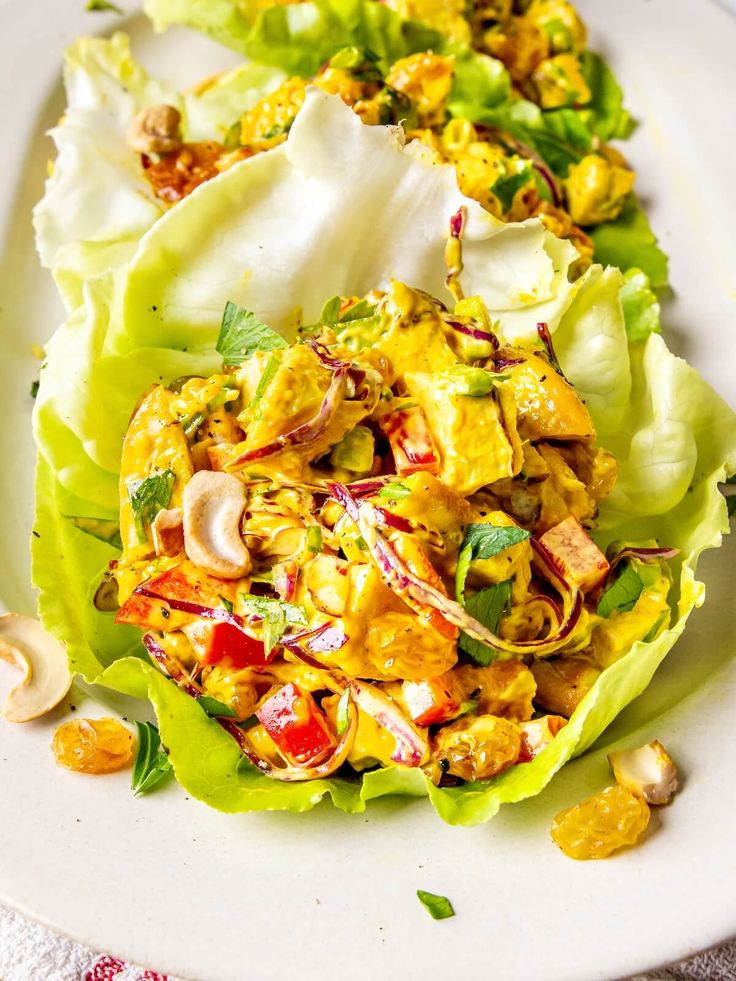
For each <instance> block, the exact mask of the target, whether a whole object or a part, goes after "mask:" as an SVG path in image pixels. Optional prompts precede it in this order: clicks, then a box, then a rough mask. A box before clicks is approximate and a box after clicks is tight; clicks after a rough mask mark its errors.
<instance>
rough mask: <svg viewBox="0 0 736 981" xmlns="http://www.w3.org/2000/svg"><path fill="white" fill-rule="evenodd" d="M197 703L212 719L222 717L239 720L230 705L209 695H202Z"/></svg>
mask: <svg viewBox="0 0 736 981" xmlns="http://www.w3.org/2000/svg"><path fill="white" fill-rule="evenodd" d="M197 701H198V702H199V704H200V705H201V706H202V708H203V709H204V710H205V712H206V713H207V715H209V716H211V717H216V716H220V717H221V718H225V719H235V718H237V714H238V713H237V712H234V711H233V710H232V709H231V708H230V706H229V705H226V704H225V703H224V702H220V701H218V700H217V699H216V698H211V697H210V696H209V695H200V696H199V698H198V699H197Z"/></svg>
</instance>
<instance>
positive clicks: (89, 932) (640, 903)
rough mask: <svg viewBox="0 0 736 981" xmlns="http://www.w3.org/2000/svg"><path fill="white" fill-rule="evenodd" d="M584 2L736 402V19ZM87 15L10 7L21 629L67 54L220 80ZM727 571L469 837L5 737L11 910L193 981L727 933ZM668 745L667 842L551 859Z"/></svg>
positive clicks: (734, 672)
mask: <svg viewBox="0 0 736 981" xmlns="http://www.w3.org/2000/svg"><path fill="white" fill-rule="evenodd" d="M580 6H581V8H582V9H583V12H584V14H585V16H586V17H587V19H588V21H589V23H590V24H591V26H592V27H593V32H592V33H593V39H594V41H595V42H596V44H597V45H598V46H599V47H601V48H603V49H604V50H605V51H606V53H607V54H608V55H609V57H610V58H611V61H612V62H613V64H614V65H615V67H616V69H617V71H618V73H619V76H620V78H622V79H623V81H624V83H625V86H626V90H627V95H628V102H629V104H630V106H631V107H632V108H633V109H634V110H635V111H636V113H637V115H638V116H640V117H643V118H645V120H646V123H645V125H644V126H642V127H641V129H640V131H639V132H638V133H637V135H636V137H635V139H634V140H633V141H632V143H631V144H630V154H631V157H632V159H633V160H634V162H635V164H636V165H637V167H638V169H639V170H640V180H639V187H640V189H641V193H642V195H643V197H644V198H645V199H646V200H647V202H648V203H649V205H650V213H651V215H652V219H653V224H654V225H655V227H656V228H657V229H658V230H659V231H660V233H661V237H662V241H663V244H664V247H665V248H666V249H667V251H668V252H669V253H670V255H671V257H672V267H671V271H672V281H673V283H674V284H675V288H676V297H675V298H674V299H673V300H672V302H670V303H668V305H667V310H666V316H667V324H668V338H669V340H670V343H671V344H672V346H673V347H674V348H675V349H676V350H677V351H678V352H680V353H684V354H686V355H687V356H688V358H689V359H690V360H691V361H692V362H693V363H694V364H696V365H697V366H698V367H699V368H700V369H701V370H702V371H703V373H704V374H705V375H706V377H708V378H709V379H710V380H711V381H712V382H713V383H714V384H715V385H716V387H718V388H719V389H720V391H721V392H722V393H723V394H724V395H726V396H728V395H729V393H731V394H732V393H733V380H732V379H733V373H734V368H735V367H736V365H735V364H734V356H733V341H732V339H731V338H730V337H729V333H730V326H731V323H732V322H733V320H734V315H735V314H736V309H735V308H736V279H735V278H734V276H735V274H734V270H736V236H734V235H733V234H732V228H731V223H732V221H733V217H732V216H733V215H735V214H736V191H735V189H734V181H733V175H732V172H731V171H732V160H733V151H734V136H733V128H732V127H731V126H730V120H732V118H733V117H732V106H731V104H730V98H731V95H732V92H733V91H734V82H735V81H736V79H735V78H734V67H733V66H734V64H735V62H734V57H733V51H734V49H735V48H736V22H735V21H733V20H731V19H730V18H729V16H728V14H726V13H725V12H724V11H723V10H722V9H720V8H718V7H717V6H715V5H714V4H713V5H712V4H710V3H700V4H698V5H697V16H695V12H694V10H693V5H692V4H691V3H689V2H688V0H649V2H647V0H622V2H620V3H617V4H616V5H615V15H614V14H613V9H614V6H613V5H612V4H610V3H608V4H607V3H606V2H605V0H596V2H593V0H588V2H587V3H584V4H583V3H582V2H581V3H580ZM82 7H83V3H82V0H78V2H77V0H75V2H74V3H70V4H60V3H58V2H52V0H43V2H42V0H35V2H34V3H32V4H31V3H28V2H27V0H5V2H4V4H3V5H2V13H1V14H0V16H1V17H2V32H1V33H0V108H1V109H2V116H1V117H0V118H2V120H3V122H4V124H5V136H4V140H3V152H2V155H0V242H2V243H3V245H4V247H5V255H4V259H3V265H2V273H1V276H0V306H1V307H2V309H1V310H0V342H1V343H2V356H1V357H0V420H2V425H0V460H1V461H2V463H1V464H0V570H1V573H2V579H1V580H0V594H1V595H2V599H3V602H4V603H5V604H6V606H7V607H8V608H11V609H17V610H21V611H23V610H25V611H30V610H32V608H33V597H32V595H31V592H30V589H29V586H28V559H27V555H28V545H27V542H28V535H29V531H30V523H31V472H32V460H33V449H32V445H31V437H30V411H31V401H30V398H29V396H28V388H29V384H30V382H31V380H32V378H33V377H34V376H35V375H36V373H37V371H38V364H37V363H35V362H34V361H33V358H32V357H31V355H30V353H29V348H30V345H31V343H33V342H38V341H43V340H44V339H45V338H46V337H47V336H48V334H49V333H50V331H51V329H52V328H53V327H54V326H55V324H56V322H57V320H58V319H59V317H60V315H61V310H60V306H59V304H58V302H57V301H56V298H55V296H54V292H53V289H52V287H51V284H50V282H49V280H48V277H47V275H46V274H45V273H43V272H42V271H41V270H40V269H39V268H38V266H37V263H36V259H35V255H34V252H33V243H32V236H31V231H30V224H29V211H30V207H31V205H32V203H33V202H34V201H35V200H36V199H37V197H38V196H39V194H40V193H41V187H42V181H43V176H44V170H45V160H46V157H47V156H48V155H49V153H50V151H51V147H50V144H49V142H48V140H46V139H45V138H43V136H42V133H43V131H44V129H45V128H47V127H48V126H49V125H50V124H52V123H53V122H54V120H55V119H56V117H57V116H58V114H59V112H60V111H61V107H62V100H61V95H60V90H59V80H58V69H59V63H60V56H61V51H62V48H63V46H64V44H66V43H68V42H70V41H71V40H72V39H73V37H74V36H76V35H77V34H80V33H85V32H87V33H88V32H91V31H96V30H107V29H111V28H113V27H117V26H122V27H124V28H125V29H128V30H131V31H132V32H133V33H134V35H135V39H136V46H137V50H138V51H139V53H140V52H142V53H143V54H144V56H145V58H144V60H145V61H146V62H147V63H148V65H149V67H152V68H154V69H155V70H156V71H158V73H160V74H171V75H173V76H174V77H178V78H179V79H180V80H181V81H182V82H191V81H193V80H194V79H195V78H196V77H198V76H200V75H202V74H206V73H207V72H208V71H211V70H212V69H213V68H214V67H218V66H221V65H222V64H224V63H231V60H232V59H231V56H229V55H227V54H225V53H224V52H222V51H220V50H219V49H215V48H214V47H213V46H211V45H209V44H206V43H204V42H202V41H201V40H198V39H196V38H194V37H192V36H190V35H185V34H183V33H181V32H177V33H172V34H170V35H168V36H167V37H166V38H165V39H163V40H157V41H154V42H152V41H151V39H150V37H149V36H148V34H147V32H146V28H145V26H144V25H143V23H142V20H141V19H140V18H132V19H130V20H127V19H126V20H124V21H122V22H120V21H119V20H118V19H117V18H115V17H114V16H108V15H99V14H95V15H93V14H85V13H83V11H82ZM606 14H608V21H610V22H609V23H607V18H606ZM604 32H605V40H603V34H604ZM152 51H156V52H160V54H158V55H157V56H156V59H155V60H154V58H153V57H152ZM162 65H163V67H161V66H162ZM735 556H736V549H734V548H733V543H731V545H730V546H727V547H726V548H724V549H723V550H722V551H721V552H720V553H719V554H715V555H710V556H708V557H707V558H706V560H705V561H704V562H703V565H702V573H703V575H704V577H705V579H706V581H707V583H708V594H709V595H708V600H707V604H706V608H705V609H704V610H703V611H701V612H698V613H695V614H694V615H693V618H692V622H691V624H690V626H689V629H688V631H687V632H686V637H685V639H684V641H683V643H681V644H679V645H678V647H677V648H676V649H675V651H674V652H673V653H672V654H671V655H670V657H669V659H668V661H667V662H665V665H664V667H663V668H662V670H661V671H660V672H659V674H658V675H657V677H656V679H655V681H654V683H653V685H652V686H651V688H650V690H649V691H648V692H647V694H646V695H645V696H644V697H642V698H641V699H640V700H639V701H638V703H637V704H636V705H635V706H632V707H631V708H630V709H629V710H628V711H626V712H625V713H624V714H623V715H622V716H621V717H620V719H619V720H617V722H616V723H615V725H614V726H613V727H612V728H611V730H609V732H608V733H607V734H606V735H605V737H604V739H603V740H602V742H601V748H599V749H598V751H597V752H593V753H590V754H588V755H587V756H586V757H585V758H583V759H582V760H579V761H577V762H576V763H573V764H571V765H569V766H568V767H566V768H565V770H564V771H563V772H562V773H561V774H560V775H559V776H558V777H557V778H556V779H555V781H554V782H553V784H552V786H551V787H550V788H549V789H548V790H547V791H546V792H545V793H544V794H542V795H541V796H540V797H539V798H537V799H536V800H533V801H529V802H527V803H525V804H522V805H517V806H515V807H511V808H507V809H505V810H504V811H503V812H502V814H501V815H500V816H499V817H498V818H496V819H495V820H494V821H493V822H491V824H490V825H488V826H485V827H481V828H476V829H474V830H466V829H460V828H449V827H446V826H445V825H443V824H442V823H441V822H440V821H439V820H438V819H437V818H436V817H435V815H434V814H433V812H432V811H431V808H430V807H429V805H428V804H427V802H426V801H401V802H398V803H396V802H387V801H381V802H378V803H375V804H374V805H373V806H371V807H370V808H369V811H368V813H367V815H364V816H358V817H350V816H346V815H343V814H341V813H339V812H337V811H334V810H332V809H330V808H329V807H327V806H320V807H318V808H317V809H316V810H315V811H314V812H312V813H311V814H306V815H291V814H254V815H244V816H237V817H227V816H224V815H220V814H217V813H214V812H211V811H208V810H207V809H206V808H205V807H204V806H203V805H200V804H198V803H195V802H193V801H190V800H189V799H188V798H186V797H185V796H184V794H183V793H182V792H180V791H178V790H177V789H176V788H175V787H173V786H172V787H169V788H168V789H166V790H165V791H163V792H161V793H158V794H156V795H154V796H151V797H150V798H144V799H142V800H134V799H133V798H132V797H131V795H130V792H129V790H128V786H127V784H128V780H129V775H128V774H123V775H117V776H113V777H108V778H88V777H82V776H77V775H74V774H70V773H67V772H65V771H62V770H59V769H57V768H56V767H55V766H54V764H53V761H52V758H51V754H50V752H49V748H48V747H49V742H50V738H51V732H52V730H53V728H54V726H55V724H56V721H57V720H56V719H54V718H52V719H48V720H44V721H40V722H38V723H34V724H31V725H28V726H25V727H13V726H10V725H9V724H2V725H0V745H1V746H2V752H1V753H0V781H1V786H2V793H0V841H2V842H3V849H2V856H3V857H2V861H1V863H0V868H1V869H2V874H1V875H0V901H2V902H5V903H7V904H10V905H12V906H15V907H16V908H18V909H19V910H21V911H22V912H25V913H27V914H29V915H31V916H34V917H36V918H38V919H39V920H42V921H43V922H45V923H46V924H48V925H49V926H51V927H53V928H55V929H57V930H59V931H62V932H63V933H66V934H68V935H70V936H71V937H74V938H76V939H78V940H81V941H84V942H85V943H87V944H89V945H90V946H92V947H96V948H101V949H104V950H108V951H111V952H113V953H115V954H118V955H121V956H123V957H126V958H128V959H129V960H133V961H136V962H138V963H143V964H149V965H151V966H153V967H155V968H156V969H158V970H164V971H169V972H171V973H176V974H180V975H184V976H188V977H196V978H198V979H200V981H214V979H217V981H230V979H232V981H235V979H238V981H241V979H243V978H259V979H260V978H284V977H287V976H290V975H292V974H297V973H298V974H299V976H301V977H303V978H308V979H311V978H315V979H316V978H323V977H338V976H339V977H342V978H368V977H371V978H372V977H381V976H384V977H402V978H406V979H414V978H416V979H420V978H421V979H422V981H426V979H428V978H429V979H431V978H441V977H448V976H465V977H470V978H475V977H487V976H493V977H494V978H499V979H501V978H523V979H532V978H548V979H560V978H570V979H574V978H579V979H586V981H590V979H593V978H611V977H617V976H621V975H626V974H630V973H633V972H635V971H639V970H643V969H645V968H649V967H652V966H654V965H658V964H662V963H665V962H667V961H671V960H674V959H677V958H680V957H683V956H686V955H688V954H690V953H693V952H694V951H696V950H699V949H702V948H705V947H707V946H709V945H711V944H714V943H716V942H718V941H720V940H723V939H725V938H726V937H728V936H730V935H732V934H734V933H736V911H734V907H733V901H732V900H733V881H734V874H735V873H736V838H735V837H734V835H733V833H732V824H733V813H734V809H735V808H736V757H735V756H734V753H733V749H732V746H733V736H732V734H733V715H734V709H736V666H735V664H734V661H733V659H732V657H731V655H732V653H733V651H734V647H735V646H736V631H735V620H734V604H733V600H732V595H733V590H732V585H731V579H732V576H729V566H731V568H732V567H733V562H734V557H735ZM59 588H60V589H63V588H64V584H63V583H59ZM6 680H7V681H8V682H9V681H10V672H9V671H8V673H7V674H6V673H5V672H3V674H2V676H1V677H0V682H2V683H3V684H4V682H5V681H6ZM673 706H674V707H673ZM94 708H95V707H94V706H90V705H84V706H83V707H82V711H84V712H90V711H92V710H94ZM97 711H98V713H99V712H102V710H101V709H97ZM654 736H657V737H659V738H661V739H662V740H663V741H664V742H665V743H666V745H667V746H668V747H669V748H670V750H671V752H672V753H673V755H674V756H675V757H676V759H677V760H678V762H679V763H680V764H681V767H682V769H683V771H684V774H685V785H684V789H683V791H682V793H681V794H680V795H679V797H678V798H677V801H676V803H675V804H674V805H673V806H672V807H671V808H668V809H666V810H665V811H664V812H662V813H661V815H658V816H657V817H656V818H655V823H657V824H660V825H661V827H658V828H657V829H656V830H655V833H654V834H653V835H652V836H651V837H650V839H649V840H648V841H647V842H646V843H645V844H644V845H643V846H642V847H639V848H636V849H634V850H632V851H630V852H628V853H625V854H622V855H620V856H619V857H617V858H615V859H612V860H610V861H608V862H602V863H580V864H578V863H575V862H571V861H569V860H567V859H565V858H563V856H562V855H561V854H560V853H559V852H558V851H557V849H556V848H555V847H554V846H553V845H552V843H551V841H550V839H549V835H548V829H549V824H550V821H551V818H552V816H553V815H554V814H555V813H556V812H557V811H558V810H559V809H560V808H562V807H563V806H567V805H569V804H571V803H573V802H576V801H578V800H580V799H581V798H582V797H583V796H585V795H586V794H587V793H589V792H592V791H593V790H596V789H598V788H600V787H601V786H603V785H604V784H605V782H606V781H607V780H608V779H609V775H608V771H607V766H606V762H605V751H606V748H607V747H608V746H610V744H611V743H613V742H614V741H616V740H617V739H622V740H623V741H624V742H626V743H627V744H633V743H636V742H639V741H641V740H644V739H646V738H650V737H654ZM417 888H424V889H428V890H430V891H433V892H438V893H442V894H444V895H448V896H449V897H450V898H451V899H452V901H453V903H454V905H455V908H456V911H457V916H456V917H455V918H454V919H453V920H448V921H446V922H443V923H435V922H433V921H432V920H431V919H430V918H429V917H428V916H427V914H426V913H425V911H424V910H423V909H422V908H421V906H420V905H419V903H418V901H417V899H416V898H415V890H416V889H417Z"/></svg>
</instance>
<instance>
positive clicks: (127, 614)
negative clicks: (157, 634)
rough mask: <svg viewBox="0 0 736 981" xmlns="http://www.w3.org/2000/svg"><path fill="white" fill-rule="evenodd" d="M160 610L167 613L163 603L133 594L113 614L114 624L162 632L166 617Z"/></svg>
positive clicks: (164, 627)
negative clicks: (131, 625) (130, 625)
mask: <svg viewBox="0 0 736 981" xmlns="http://www.w3.org/2000/svg"><path fill="white" fill-rule="evenodd" d="M162 610H166V612H167V613H168V609H167V607H166V603H165V602H162V601H161V600H156V599H150V598H149V597H148V596H141V595H140V594H139V593H133V595H132V596H131V597H130V598H129V599H127V600H126V601H125V602H124V603H123V605H122V606H121V607H120V609H119V610H118V612H117V613H116V614H115V623H132V624H134V625H135V626H136V627H145V628H146V629H147V630H164V629H166V621H167V617H166V615H165V614H164V613H162V612H161V611H162Z"/></svg>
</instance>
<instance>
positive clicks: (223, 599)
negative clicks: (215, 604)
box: [220, 596, 233, 613]
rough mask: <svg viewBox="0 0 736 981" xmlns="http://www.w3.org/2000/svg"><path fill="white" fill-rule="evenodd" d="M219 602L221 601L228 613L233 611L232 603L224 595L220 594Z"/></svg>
mask: <svg viewBox="0 0 736 981" xmlns="http://www.w3.org/2000/svg"><path fill="white" fill-rule="evenodd" d="M220 602H221V603H222V605H223V607H224V608H225V609H226V610H227V612H228V613H232V612H233V604H232V603H231V602H230V600H229V599H227V598H226V597H225V596H220Z"/></svg>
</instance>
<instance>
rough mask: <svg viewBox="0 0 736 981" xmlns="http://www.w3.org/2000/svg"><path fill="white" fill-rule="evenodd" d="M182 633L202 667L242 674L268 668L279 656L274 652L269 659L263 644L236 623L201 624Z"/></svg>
mask: <svg viewBox="0 0 736 981" xmlns="http://www.w3.org/2000/svg"><path fill="white" fill-rule="evenodd" d="M183 629H184V633H185V634H186V635H187V637H188V639H189V642H190V644H191V645H192V647H193V648H194V651H195V653H196V654H197V657H198V658H199V660H200V662H201V663H202V664H221V665H223V666H224V667H228V668H233V669H235V670H236V671H239V670H241V669H242V668H249V667H253V666H262V665H264V664H267V663H268V661H270V660H271V659H272V658H273V657H275V655H276V649H275V648H274V649H273V650H272V651H271V652H270V654H269V656H268V657H267V656H266V653H265V648H264V646H263V643H262V642H261V641H260V640H258V639H257V638H255V637H250V636H249V635H248V634H246V633H245V632H244V631H243V630H241V629H240V628H239V627H236V626H235V624H233V623H226V622H212V621H209V622H208V621H205V620H199V621H197V622H196V623H192V624H189V625H188V626H186V627H184V628H183Z"/></svg>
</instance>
